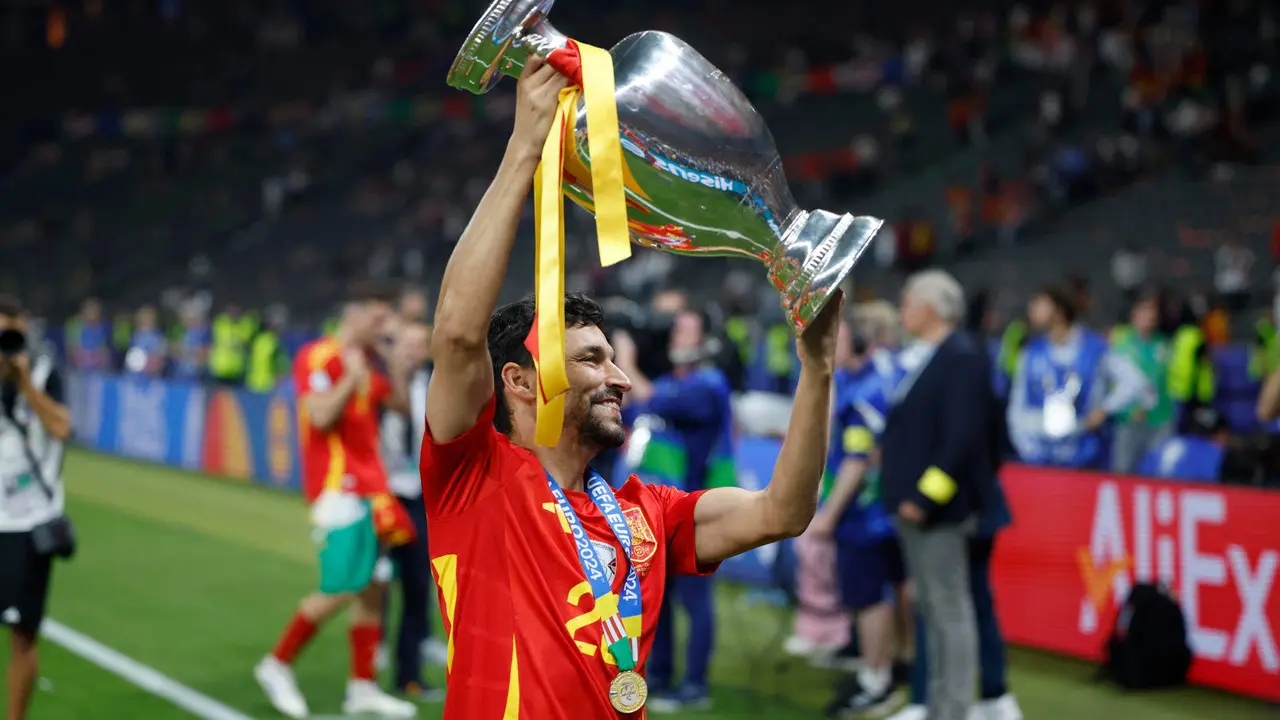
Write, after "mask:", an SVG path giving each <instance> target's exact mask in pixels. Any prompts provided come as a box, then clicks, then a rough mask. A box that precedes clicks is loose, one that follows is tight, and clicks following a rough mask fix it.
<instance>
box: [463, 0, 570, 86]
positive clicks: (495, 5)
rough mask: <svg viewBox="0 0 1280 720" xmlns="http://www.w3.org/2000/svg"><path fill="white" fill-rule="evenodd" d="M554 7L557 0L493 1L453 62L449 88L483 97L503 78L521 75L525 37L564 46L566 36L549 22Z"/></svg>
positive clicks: (527, 53) (524, 52)
mask: <svg viewBox="0 0 1280 720" xmlns="http://www.w3.org/2000/svg"><path fill="white" fill-rule="evenodd" d="M553 4H555V0H493V2H492V3H491V4H490V5H489V7H488V9H486V10H485V11H484V14H483V15H481V16H480V20H479V21H477V22H476V25H475V27H473V28H471V34H469V35H468V36H467V41H466V42H465V43H463V45H462V49H461V50H459V51H458V56H457V57H455V58H454V59H453V65H451V66H450V67H449V75H448V77H447V82H448V83H449V85H450V86H451V87H455V88H458V89H459V90H467V91H469V92H472V93H475V94H477V95H480V94H483V93H485V92H488V90H489V88H490V87H492V86H493V84H494V83H495V82H497V80H498V78H500V77H502V76H503V75H512V76H518V75H519V74H520V71H521V70H522V69H524V62H525V60H526V59H527V58H528V57H529V49H528V48H524V47H522V46H521V42H520V40H521V38H522V37H523V36H525V35H526V34H529V33H535V34H538V35H540V36H542V37H543V38H546V39H547V40H549V41H550V44H552V45H556V43H558V45H557V46H563V45H564V36H563V35H561V34H560V33H559V32H558V31H557V30H556V29H555V28H554V27H552V26H551V24H550V23H548V22H547V21H546V17H547V13H548V12H549V11H550V10H551V6H552V5H553Z"/></svg>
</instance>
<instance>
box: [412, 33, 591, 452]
mask: <svg viewBox="0 0 1280 720" xmlns="http://www.w3.org/2000/svg"><path fill="white" fill-rule="evenodd" d="M565 84H566V81H565V79H564V78H563V77H562V76H561V75H560V74H559V73H557V72H556V71H555V70H553V69H552V68H551V66H549V65H545V64H544V63H543V62H542V61H541V60H539V59H538V58H537V57H536V56H530V60H529V62H528V63H527V64H526V65H525V67H524V72H523V73H522V74H521V76H520V83H519V85H518V86H517V94H516V119H515V129H514V130H513V131H512V133H511V139H510V140H508V141H507V150H506V153H505V154H504V155H503V157H502V165H501V166H500V167H499V168H498V174H497V176H496V177H495V178H494V179H493V183H491V184H490V185H489V189H488V190H487V191H486V192H485V194H484V197H483V198H481V200H480V205H479V206H478V207H476V211H475V214H474V215H473V216H472V217H471V222H470V223H469V224H468V225H467V229H466V230H465V231H464V232H463V233H462V238H461V239H460V240H459V241H458V245H457V247H455V248H454V251H453V255H452V256H450V257H449V264H448V266H447V267H446V268H445V271H444V280H443V281H442V282H441V285H440V299H439V301H437V303H436V314H435V324H434V331H433V333H432V338H431V356H432V358H433V359H434V361H435V368H434V371H433V372H432V375H431V384H430V386H429V389H428V390H427V425H428V427H429V428H430V432H431V437H432V438H433V439H434V440H435V441H436V442H448V441H450V440H453V439H454V438H457V437H459V436H460V435H462V434H463V433H464V432H466V431H467V430H468V429H470V428H471V427H472V426H473V425H475V423H476V420H477V418H479V416H480V412H481V410H483V409H484V407H485V404H486V403H487V402H489V399H490V398H491V397H492V396H493V368H492V366H491V360H490V358H489V348H488V344H487V339H488V332H489V316H490V315H492V314H493V309H494V307H495V306H496V305H497V303H498V293H499V291H500V290H501V289H502V283H503V281H504V280H505V279H506V276H507V261H508V260H509V259H510V256H511V247H512V244H513V243H514V242H515V237H516V229H517V227H518V226H519V223H520V215H521V212H522V210H523V209H524V203H525V198H526V197H528V195H529V189H530V188H531V187H532V185H533V174H534V171H535V170H537V168H538V160H539V158H540V157H541V154H542V146H543V143H544V142H545V141H546V138H547V131H548V130H549V129H550V127H551V120H552V118H553V117H554V116H555V110H556V100H557V96H558V95H559V93H560V90H561V89H562V88H564V87H565Z"/></svg>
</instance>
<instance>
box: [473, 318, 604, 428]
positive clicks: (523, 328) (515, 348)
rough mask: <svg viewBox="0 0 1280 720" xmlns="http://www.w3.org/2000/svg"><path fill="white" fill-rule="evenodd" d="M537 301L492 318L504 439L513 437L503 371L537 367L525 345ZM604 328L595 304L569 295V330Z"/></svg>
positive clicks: (496, 420)
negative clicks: (509, 365)
mask: <svg viewBox="0 0 1280 720" xmlns="http://www.w3.org/2000/svg"><path fill="white" fill-rule="evenodd" d="M535 312H536V311H535V305H534V301H533V297H526V298H525V299H523V300H520V301H519V302H513V303H510V304H508V305H503V306H502V307H500V308H498V309H497V310H494V311H493V316H492V317H491V318H489V356H490V357H491V358H492V359H493V396H494V406H495V412H494V414H493V426H494V427H495V428H497V429H498V432H500V433H502V434H504V435H510V434H511V408H509V407H507V400H506V397H505V396H504V395H503V393H502V368H504V367H506V365H507V363H515V364H517V365H519V366H521V367H526V368H531V367H533V356H532V355H530V354H529V349H528V348H526V347H525V346H524V341H525V339H526V338H528V337H529V333H530V332H532V331H533V316H534V314H535ZM603 324H604V310H602V309H601V308H600V304H599V303H597V302H596V301H595V300H592V299H591V298H589V297H587V296H586V295H584V294H582V293H565V296H564V326H565V328H568V329H572V328H579V327H593V326H595V327H599V326H601V325H603Z"/></svg>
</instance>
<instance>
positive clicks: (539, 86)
mask: <svg viewBox="0 0 1280 720" xmlns="http://www.w3.org/2000/svg"><path fill="white" fill-rule="evenodd" d="M568 84H569V81H568V80H567V79H566V78H565V77H564V76H563V75H561V74H560V73H558V72H556V70H555V68H553V67H551V66H550V65H548V64H547V63H546V61H545V60H543V59H542V58H540V57H538V56H537V55H533V54H530V55H529V60H528V61H527V62H525V65H524V71H523V72H522V73H520V81H519V83H518V84H517V85H516V122H515V128H514V129H513V130H512V131H511V140H510V142H509V143H508V147H509V148H510V149H511V150H512V151H514V152H517V153H519V154H520V155H521V157H522V158H524V159H537V158H541V157H542V146H543V144H544V143H545V142H546V140H547V132H548V131H549V130H550V129H551V121H552V120H553V119H554V118H555V115H556V105H557V104H558V102H559V98H560V91H561V90H563V89H564V88H565V87H567V86H568Z"/></svg>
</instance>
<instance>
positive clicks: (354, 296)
mask: <svg viewBox="0 0 1280 720" xmlns="http://www.w3.org/2000/svg"><path fill="white" fill-rule="evenodd" d="M399 298H400V288H399V287H396V286H395V285H392V284H390V283H385V282H380V281H377V280H363V281H360V282H356V283H352V284H351V287H349V288H347V304H348V305H359V304H361V303H367V302H377V303H386V304H388V305H391V304H394V303H395V302H396V300H398V299H399Z"/></svg>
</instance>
